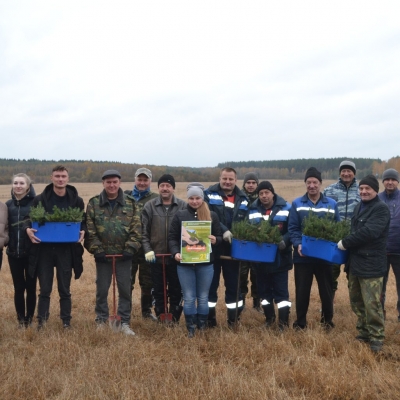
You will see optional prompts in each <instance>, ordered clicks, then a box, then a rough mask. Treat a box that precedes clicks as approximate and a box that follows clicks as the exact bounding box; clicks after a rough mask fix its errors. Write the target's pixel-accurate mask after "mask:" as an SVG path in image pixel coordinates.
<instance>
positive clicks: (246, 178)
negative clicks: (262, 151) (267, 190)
mask: <svg viewBox="0 0 400 400" xmlns="http://www.w3.org/2000/svg"><path fill="white" fill-rule="evenodd" d="M247 181H256V182H257V185H258V176H257V175H256V173H255V172H248V173H247V174H246V175H245V176H244V179H243V185H244V184H245V183H246V182H247Z"/></svg>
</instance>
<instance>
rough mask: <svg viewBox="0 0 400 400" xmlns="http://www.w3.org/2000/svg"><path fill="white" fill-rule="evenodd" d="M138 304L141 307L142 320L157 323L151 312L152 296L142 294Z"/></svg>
mask: <svg viewBox="0 0 400 400" xmlns="http://www.w3.org/2000/svg"><path fill="white" fill-rule="evenodd" d="M140 304H141V307H142V318H144V319H150V320H151V321H157V318H156V317H155V316H154V315H153V313H152V312H151V307H152V306H153V296H152V295H151V294H142V296H141V298H140Z"/></svg>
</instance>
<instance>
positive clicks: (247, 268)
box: [240, 261, 258, 298]
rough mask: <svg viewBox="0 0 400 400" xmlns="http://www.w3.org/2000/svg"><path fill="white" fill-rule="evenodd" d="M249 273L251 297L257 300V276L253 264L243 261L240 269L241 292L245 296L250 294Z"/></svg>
mask: <svg viewBox="0 0 400 400" xmlns="http://www.w3.org/2000/svg"><path fill="white" fill-rule="evenodd" d="M249 272H250V281H251V286H250V290H251V297H253V298H257V297H258V296H257V276H256V272H255V270H254V267H253V265H252V263H251V262H249V261H242V264H241V267H240V291H241V293H242V294H243V295H244V296H246V294H247V293H248V292H249V288H248V284H249Z"/></svg>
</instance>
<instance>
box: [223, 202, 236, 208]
mask: <svg viewBox="0 0 400 400" xmlns="http://www.w3.org/2000/svg"><path fill="white" fill-rule="evenodd" d="M224 204H225V207H228V208H235V204H234V203H232V202H230V201H227V200H226V201H224Z"/></svg>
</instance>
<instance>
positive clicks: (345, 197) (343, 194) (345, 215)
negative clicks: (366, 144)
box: [324, 160, 360, 297]
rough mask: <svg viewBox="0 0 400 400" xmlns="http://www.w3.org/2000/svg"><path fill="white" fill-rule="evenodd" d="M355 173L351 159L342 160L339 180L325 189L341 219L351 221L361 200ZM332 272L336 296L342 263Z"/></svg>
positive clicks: (334, 267)
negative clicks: (335, 205) (335, 204)
mask: <svg viewBox="0 0 400 400" xmlns="http://www.w3.org/2000/svg"><path fill="white" fill-rule="evenodd" d="M355 175H356V165H355V164H354V163H353V162H352V161H349V160H345V161H342V162H341V163H340V165H339V181H338V182H336V183H333V184H332V185H329V186H328V187H326V188H325V189H324V195H325V196H327V197H330V198H332V199H333V200H335V201H336V203H337V206H338V210H339V215H340V220H341V221H349V223H350V220H351V217H352V216H353V211H354V208H355V206H356V205H357V204H358V203H359V202H360V193H359V191H358V183H357V180H356V178H355ZM332 274H333V281H332V282H333V297H335V293H336V290H337V288H338V278H339V275H340V264H333V266H332Z"/></svg>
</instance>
